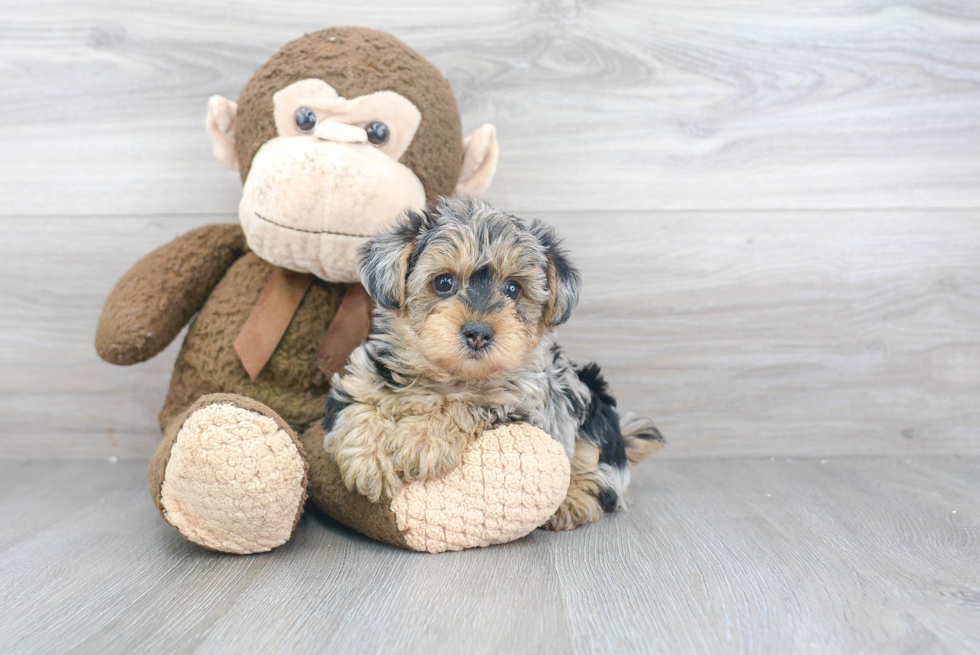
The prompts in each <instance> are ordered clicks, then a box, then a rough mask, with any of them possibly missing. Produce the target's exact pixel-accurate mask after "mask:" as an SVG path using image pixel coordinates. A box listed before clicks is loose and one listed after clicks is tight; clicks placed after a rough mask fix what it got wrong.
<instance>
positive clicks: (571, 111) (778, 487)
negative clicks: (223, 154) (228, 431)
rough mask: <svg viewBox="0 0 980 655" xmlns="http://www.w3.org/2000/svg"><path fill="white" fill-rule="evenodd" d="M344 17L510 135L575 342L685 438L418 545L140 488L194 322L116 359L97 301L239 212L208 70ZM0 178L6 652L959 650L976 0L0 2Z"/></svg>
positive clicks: (977, 391)
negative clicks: (161, 348)
mask: <svg viewBox="0 0 980 655" xmlns="http://www.w3.org/2000/svg"><path fill="white" fill-rule="evenodd" d="M345 24H355V25H364V26H368V27H374V28H379V29H384V30H387V31H390V32H392V33H394V34H395V35H397V36H398V37H400V38H401V39H403V40H404V41H406V42H407V43H408V44H409V45H411V46H413V47H415V48H416V49H418V50H419V51H420V52H422V53H423V54H424V55H426V56H427V57H429V58H430V59H431V60H432V61H433V62H434V63H435V64H436V65H437V66H438V67H439V68H440V69H441V70H442V71H443V72H444V73H445V74H446V75H447V77H448V78H449V79H450V81H451V83H452V85H453V88H454V90H455V91H456V94H457V97H458V99H459V102H460V106H461V109H462V111H463V118H464V127H465V128H466V130H472V129H473V128H475V127H477V126H478V125H480V124H482V123H484V122H491V123H493V124H495V125H496V126H497V128H498V133H499V138H500V144H501V153H502V154H501V162H500V168H499V173H498V176H497V179H496V181H495V183H494V185H493V187H492V188H491V191H490V193H489V194H488V195H489V197H490V199H491V200H493V201H494V202H495V203H497V204H498V205H499V206H500V207H501V208H504V209H507V210H508V211H511V212H513V213H516V214H519V215H525V216H528V217H535V216H536V217H541V218H545V219H547V220H549V221H551V222H552V223H554V224H555V225H556V226H557V227H558V228H559V230H560V231H561V232H562V233H563V234H564V235H565V236H566V239H567V243H568V245H569V246H570V249H571V252H572V254H573V256H574V257H575V259H576V260H577V261H578V262H579V264H580V265H581V267H582V269H583V272H584V275H585V289H584V294H583V298H582V303H581V305H580V309H579V310H578V312H577V314H576V315H575V316H574V317H573V319H572V321H571V322H570V323H569V324H568V325H567V326H566V328H564V330H563V332H562V338H563V340H564V342H565V343H566V344H567V346H568V347H569V349H570V350H571V352H572V354H573V355H574V356H575V357H577V358H580V359H583V360H585V359H596V360H598V361H599V362H600V363H601V364H602V365H603V366H604V368H605V370H606V371H607V373H608V375H609V378H610V379H611V382H612V385H613V388H614V391H615V393H616V394H617V396H618V397H619V398H620V403H621V406H622V407H623V408H625V409H630V410H635V411H639V412H642V413H645V414H648V415H650V416H652V417H653V418H654V419H655V420H656V421H657V422H658V424H659V425H660V427H661V428H662V429H663V431H664V433H665V435H666V436H667V438H668V440H669V447H668V448H667V450H666V451H665V453H664V455H663V458H662V459H661V460H659V461H655V462H653V463H651V464H648V465H645V466H644V467H642V468H641V469H640V470H639V471H638V472H637V473H636V474H635V475H634V484H633V493H632V496H631V498H630V505H631V507H632V509H631V510H630V511H629V512H626V513H623V514H620V515H617V516H615V517H614V518H612V519H610V520H609V521H606V522H603V523H601V524H598V525H594V526H589V527H587V528H584V529H581V530H577V531H575V532H572V533H567V534H563V535H557V536H556V535H552V534H545V533H540V532H539V533H536V534H534V535H531V536H530V537H528V538H527V539H525V540H522V541H520V542H517V543H514V544H509V545H507V546H503V547H499V548H492V549H489V550H485V551H470V552H466V553H461V554H449V555H444V556H438V557H425V556H419V555H414V554H411V553H406V552H402V551H397V550H394V549H392V548H389V547H387V546H384V545H380V544H375V543H372V542H370V541H367V540H365V539H361V538H359V537H358V536H356V535H353V534H351V533H350V532H349V531H346V530H345V529H344V528H341V527H339V526H337V525H335V524H333V523H331V522H330V521H328V520H325V519H324V518H323V517H321V516H319V515H316V514H308V515H307V516H306V517H305V518H304V519H303V522H302V523H301V525H300V528H299V531H298V533H297V536H296V537H295V538H294V540H293V541H292V542H290V543H289V544H288V545H287V546H285V547H283V548H281V549H279V550H278V551H276V552H274V553H271V554H268V555H262V556H257V557H248V558H234V557H224V556H219V555H215V554H213V553H206V552H204V551H201V550H200V549H197V548H194V547H192V546H190V545H189V544H187V543H185V542H183V541H181V540H180V538H179V537H178V536H177V535H176V533H174V532H173V531H171V530H170V529H169V528H168V527H167V526H166V525H164V524H163V523H162V521H160V520H159V518H158V517H157V516H156V513H155V512H154V510H153V507H152V504H151V503H150V501H149V495H148V492H147V491H146V488H145V481H144V478H143V471H144V469H145V460H146V458H147V457H148V456H149V454H150V453H151V452H152V449H153V447H154V445H155V444H156V441H157V438H158V433H157V428H156V419H155V417H156V413H157V411H158V409H159V407H160V404H161V403H162V400H163V396H164V392H165V389H166V385H167V382H168V380H169V375H170V369H171V367H172V363H173V359H174V357H175V354H176V348H177V344H175V345H174V346H172V347H171V348H169V349H168V350H167V351H166V352H165V353H163V354H162V355H161V356H159V357H158V358H156V359H155V360H153V361H151V362H149V363H147V364H144V365H139V366H135V367H131V368H116V367H113V366H110V365H108V364H105V363H104V362H102V361H101V360H99V359H98V357H97V356H96V354H95V352H94V347H93V337H94V330H95V325H96V321H97V318H98V315H99V311H100V309H101V305H102V302H103V300H104V298H105V296H106V294H107V293H108V292H109V290H110V289H111V287H112V285H113V284H114V283H115V281H116V280H117V279H118V278H119V277H120V276H121V275H122V274H123V273H124V272H125V271H126V270H127V269H128V268H129V267H130V266H131V265H132V264H133V263H134V262H135V261H136V260H137V259H139V258H140V257H141V256H142V255H144V254H145V253H147V252H149V251H150V250H151V249H153V248H154V247H156V246H158V245H160V244H162V243H164V242H166V241H168V240H170V239H172V238H173V237H175V236H176V235H178V234H181V233H183V232H186V231H187V230H189V229H192V228H194V227H196V226H199V225H203V224H206V223H209V222H216V221H225V222H231V221H234V220H236V212H237V204H238V198H239V194H240V189H241V183H240V181H239V179H238V177H237V175H236V174H234V173H232V172H229V171H227V170H226V169H224V168H223V167H222V166H221V165H220V164H218V163H217V162H216V161H214V159H213V158H212V156H211V153H210V143H209V140H208V138H207V135H206V133H205V130H204V109H205V102H206V100H207V98H208V97H209V96H210V95H212V94H214V93H220V94H223V95H225V96H227V97H229V98H235V97H236V96H237V94H238V92H239V91H240V89H241V87H242V86H243V85H244V83H245V81H246V80H247V79H248V78H249V77H250V75H251V73H252V72H253V71H254V69H255V68H256V67H257V66H258V65H259V64H261V63H262V62H263V61H264V60H265V59H266V58H267V57H269V56H270V55H271V54H272V53H273V52H274V51H275V50H277V49H278V48H279V47H280V46H281V45H282V44H283V43H285V42H286V41H289V40H291V39H293V38H295V37H297V36H299V35H300V34H302V33H303V32H306V31H313V30H315V29H319V28H322V27H329V26H333V25H345ZM0 199H2V200H3V202H2V203H0V230H2V237H0V308H2V310H0V651H2V652H12V653H20V652H53V653H62V652H120V653H132V652H191V651H198V652H311V651H318V650H323V651H329V652H352V651H354V650H358V649H360V650H362V651H363V652H385V653H391V652H441V651H446V652H463V651H469V652H519V651H522V650H524V651H528V652H573V651H574V652H580V653H586V652H692V653H693V652H697V653H706V652H746V653H790V652H800V653H856V652H866V653H870V652H881V653H895V652H915V653H921V652H940V653H944V652H951V653H964V652H980V628H978V627H977V626H980V519H978V516H977V507H978V502H980V491H978V483H977V480H978V479H980V459H977V457H978V456H980V4H978V3H977V2H975V1H973V0H961V1H955V0H949V1H946V0H908V1H905V2H897V1H895V0H834V1H833V2H806V3H803V2H799V3H797V2H783V1H780V0H663V1H657V2H645V1H641V0H633V1H632V2H630V1H627V0H609V1H605V0H595V1H587V0H583V1H580V2H575V1H572V0H550V1H549V0H541V1H532V0H521V1H518V0H494V1H492V2H486V1H483V2H471V1H464V0H447V1H439V2H437V1H435V0H420V1H418V2H398V1H396V0H378V1H376V2H371V3H354V2H343V3H342V2H336V1H334V0H319V1H313V0H295V1H291V2H272V1H271V0H238V1H236V2H230V1H220V2H219V1H211V0H204V1H191V0H178V1H169V2H138V3H134V2H124V1H122V0H118V1H108V0H37V1H32V2H26V1H20V0H0ZM106 459H109V460H110V461H115V462H117V463H115V464H111V463H108V462H106V461H105V460H106ZM4 460H6V461H4ZM21 460H34V461H33V462H25V461H21ZM54 460H64V461H54ZM78 460H88V461H78ZM98 460H102V461H98ZM126 460H132V461H126Z"/></svg>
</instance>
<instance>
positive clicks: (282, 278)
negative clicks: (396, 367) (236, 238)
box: [235, 266, 371, 380]
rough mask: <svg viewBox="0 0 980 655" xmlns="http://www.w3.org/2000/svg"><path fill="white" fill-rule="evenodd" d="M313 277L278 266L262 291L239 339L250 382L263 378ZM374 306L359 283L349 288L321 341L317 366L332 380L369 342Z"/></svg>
mask: <svg viewBox="0 0 980 655" xmlns="http://www.w3.org/2000/svg"><path fill="white" fill-rule="evenodd" d="M313 279H314V277H313V276H312V275H310V274H309V273H294V272H293V271H288V270H286V269H284V268H279V267H278V266H277V267H275V268H273V269H272V275H270V276H269V280H268V282H266V283H265V287H263V288H262V293H260V294H259V299H258V300H257V301H256V303H255V306H254V307H252V311H251V312H250V313H249V315H248V319H246V321H245V325H243V326H242V330H241V332H239V333H238V338H237V339H235V352H236V353H238V358H239V359H241V360H242V365H243V366H244V367H245V370H246V371H247V372H248V375H249V377H250V378H252V379H253V380H255V379H256V378H257V377H259V374H260V373H261V372H262V369H264V368H265V365H266V364H267V363H268V362H269V358H270V357H272V353H273V352H275V350H276V347H277V346H278V345H279V342H280V341H281V340H282V336H283V335H284V334H285V333H286V329H287V328H288V327H289V324H290V323H291V322H292V320H293V316H295V315H296V310H297V309H299V305H300V303H301V302H303V298H304V297H305V296H306V292H307V291H309V289H310V285H312V284H313ZM370 312H371V301H370V299H369V298H368V295H367V292H366V291H365V290H364V287H362V286H361V285H360V284H350V285H348V286H347V290H346V291H345V292H344V298H343V300H342V301H341V302H340V307H339V308H338V309H337V314H336V315H335V316H334V317H333V320H332V321H330V326H329V327H328V328H327V331H326V332H325V333H324V335H323V338H322V339H321V340H320V345H319V347H318V348H317V350H316V365H317V367H318V368H319V369H320V370H321V371H323V372H324V373H325V374H326V375H327V377H332V376H333V374H334V373H340V374H343V371H344V366H346V365H347V359H348V358H349V357H350V354H351V352H353V351H354V349H355V348H357V347H358V346H359V345H361V343H363V342H364V340H365V339H367V336H368V332H369V331H370V328H371V314H370Z"/></svg>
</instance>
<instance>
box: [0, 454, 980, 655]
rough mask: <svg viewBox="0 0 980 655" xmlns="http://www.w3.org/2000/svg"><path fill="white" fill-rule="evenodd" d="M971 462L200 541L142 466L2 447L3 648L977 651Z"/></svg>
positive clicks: (762, 471)
mask: <svg viewBox="0 0 980 655" xmlns="http://www.w3.org/2000/svg"><path fill="white" fill-rule="evenodd" d="M978 476H980V459H977V458H957V457H933V458H928V457H921V458H913V459H900V458H831V459H822V460H820V459H792V460H786V459H769V458H763V459H739V458H724V459H719V458H712V459H688V460H661V461H656V462H653V463H652V464H649V465H647V466H645V467H644V468H642V469H641V470H640V471H639V472H637V473H636V475H635V476H634V484H633V487H632V493H631V495H630V497H629V501H630V509H629V510H628V511H627V512H623V513H620V514H618V515H616V516H615V517H613V518H611V519H610V520H608V521H607V522H605V523H601V524H598V525H593V526H589V527H586V528H583V529H580V530H577V531H573V532H569V533H562V534H557V535H556V534H553V533H548V532H544V531H538V532H536V533H534V534H532V535H531V536H529V537H527V538H525V539H523V540H521V541H518V542H514V543H511V544H507V545H504V546H500V547H493V548H488V549H484V550H472V551H465V552H462V553H451V554H444V555H427V554H419V553H411V552H408V551H404V550H400V549H397V548H393V547H390V546H387V545H384V544H380V543H376V542H372V541H370V540H367V539H364V538H362V537H360V536H358V535H356V534H352V533H350V532H349V531H347V530H346V529H344V528H342V527H340V526H338V525H336V524H334V523H331V522H329V521H328V520H327V519H324V518H323V517H321V516H319V515H312V514H307V515H306V516H305V517H304V519H303V520H302V522H301V524H300V526H299V528H298V531H297V534H296V536H295V537H294V538H293V540H292V541H291V542H289V543H288V544H287V545H286V546H283V547H282V548H280V549H279V550H277V551H274V552H272V553H269V554H264V555H258V556H251V557H238V556H229V555H219V554H215V553H211V552H208V551H205V550H203V549H200V548H197V547H195V546H192V545H190V544H189V543H187V542H185V541H184V540H183V539H181V538H180V537H179V536H178V535H177V533H176V532H175V531H173V530H172V529H171V528H170V527H168V526H167V525H165V524H164V523H163V521H162V520H161V519H160V518H159V517H158V516H157V514H156V512H155V511H154V509H153V506H152V503H151V501H150V498H149V493H148V491H147V489H146V482H145V477H144V464H143V463H142V462H119V463H115V464H112V463H106V462H97V461H88V462H41V461H33V462H13V461H7V462H0V652H3V653H68V652H89V653H137V652H166V653H190V652H194V653H217V652H228V653H243V652H275V653H302V652H325V653H352V652H359V653H373V652H377V653H517V652H527V653H570V652H574V653H641V652H648V653H666V652H672V653H717V652H745V653H795V652H799V653H858V652H864V653H894V652H902V651H904V652H915V653H946V652H949V653H968V652H977V651H978V650H980V558H978V548H980V515H978V513H977V509H978V507H980V487H978V485H977V484H976V480H977V478H978Z"/></svg>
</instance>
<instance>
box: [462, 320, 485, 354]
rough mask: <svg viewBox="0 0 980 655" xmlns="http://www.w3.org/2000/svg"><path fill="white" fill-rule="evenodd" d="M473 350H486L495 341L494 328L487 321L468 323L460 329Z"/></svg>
mask: <svg viewBox="0 0 980 655" xmlns="http://www.w3.org/2000/svg"><path fill="white" fill-rule="evenodd" d="M460 333H461V334H462V335H463V339H465V340H466V345H467V346H469V347H470V349H471V350H474V351H477V352H479V351H481V350H485V349H486V348H488V347H489V346H490V344H492V343H493V328H492V327H490V326H489V325H487V324H486V323H475V322H474V323H467V324H466V325H464V326H463V328H462V329H461V330H460Z"/></svg>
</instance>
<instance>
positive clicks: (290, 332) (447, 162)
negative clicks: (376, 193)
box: [96, 27, 462, 545]
mask: <svg viewBox="0 0 980 655" xmlns="http://www.w3.org/2000/svg"><path fill="white" fill-rule="evenodd" d="M311 77H316V78H320V79H323V80H324V81H326V82H327V83H329V84H330V85H331V86H333V87H334V88H335V89H336V90H337V91H338V92H339V93H340V94H342V95H343V96H345V97H347V98H353V97H356V96H359V95H362V94H366V93H371V92H374V91H378V90H391V91H395V92H397V93H399V94H401V95H402V96H404V97H405V98H407V99H409V100H410V101H411V102H412V103H413V104H415V106H416V107H417V108H418V109H419V110H420V112H421V114H422V120H421V123H420V126H419V129H418V131H417V132H416V133H415V137H414V139H413V141H412V143H411V144H410V146H409V148H408V149H407V151H406V152H405V153H404V154H403V156H402V157H401V158H400V160H399V161H400V162H401V163H402V164H404V165H405V166H407V167H408V168H409V169H411V170H412V171H413V172H414V173H415V174H416V175H417V176H418V178H419V180H420V181H421V182H422V184H423V186H424V189H425V192H426V197H427V199H428V200H430V201H432V200H435V198H436V196H438V195H440V194H446V195H448V194H451V193H452V192H453V189H454V185H455V184H456V181H457V179H458V178H459V174H460V168H461V163H462V161H461V160H462V131H461V126H460V117H459V110H458V108H457V106H456V101H455V99H454V97H453V94H452V91H451V89H450V87H449V83H448V82H447V81H446V79H445V78H444V77H443V76H442V74H441V73H440V72H439V71H438V70H437V69H436V68H435V67H434V66H432V65H431V64H430V63H429V62H427V61H426V60H425V59H424V58H422V57H421V56H420V55H418V54H417V53H415V52H414V51H413V50H411V49H410V48H408V46H406V45H405V44H404V43H402V42H401V41H399V40H398V39H396V38H394V37H392V36H390V35H388V34H384V33H382V32H377V31H374V30H365V29H360V28H350V27H345V28H336V29H329V30H323V31H320V32H315V33H312V34H307V35H306V36H304V37H302V38H300V39H297V40H296V41H293V42H292V43H290V44H288V45H286V46H285V47H284V48H283V49H282V50H280V51H279V52H278V53H276V54H275V55H273V57H272V58H271V59H270V60H269V61H268V62H267V63H266V64H264V65H263V66H262V67H260V68H259V70H258V71H257V72H256V73H255V76H254V77H253V78H252V80H250V81H249V82H248V84H247V85H246V86H245V88H244V90H243V91H242V93H241V95H240V97H239V104H238V108H239V109H238V115H237V122H236V124H235V137H236V143H235V147H236V150H237V154H238V159H239V162H240V170H241V175H242V179H243V180H245V178H246V177H247V176H248V171H249V166H250V163H251V160H252V157H253V156H254V155H255V153H256V152H257V151H258V149H259V148H260V147H261V146H262V144H263V143H264V142H265V141H266V140H268V139H270V138H272V137H274V136H275V135H276V128H275V123H274V119H273V98H272V96H273V94H274V93H275V92H276V91H278V90H279V89H281V88H282V87H284V86H286V85H288V84H290V83H292V82H295V81H297V80H301V79H306V78H311ZM272 270H273V267H272V265H271V264H269V263H268V262H266V261H264V260H262V259H260V258H259V257H258V256H257V255H256V254H255V253H253V252H251V251H250V250H249V248H248V246H247V245H246V240H245V237H244V235H243V233H242V230H241V228H240V227H239V226H237V225H208V226H205V227H202V228H199V229H196V230H193V231H192V232H190V233H188V234H186V235H184V236H181V237H178V238H177V239H175V240H174V241H172V242H171V243H168V244H166V245H164V246H161V247H160V248H158V249H156V250H155V251H153V252H152V253H150V254H149V255H147V256H146V257H144V258H143V259H142V260H141V261H140V262H139V263H137V264H136V265H135V266H134V267H133V268H132V269H131V270H130V271H129V272H128V273H127V274H126V275H125V276H124V277H123V278H122V279H120V280H119V282H118V283H117V284H116V286H115V288H114V289H113V290H112V292H111V293H110V294H109V297H108V299H107V300H106V302H105V306H104V309H103V312H102V315H101V317H100V320H99V325H98V329H97V334H96V349H97V351H98V353H99V354H100V355H101V356H102V358H103V359H105V360H106V361H108V362H111V363H113V364H119V365H130V364H135V363H138V362H142V361H146V360H148V359H150V358H151V357H153V356H155V355H157V354H158V353H159V352H160V351H162V350H163V349H164V348H166V347H167V345H168V344H169V343H170V342H171V341H172V340H173V339H174V338H175V337H176V336H177V335H178V334H179V333H180V331H181V329H183V327H184V326H185V325H187V323H188V322H190V327H189V329H188V332H187V336H186V337H185V339H184V343H183V346H182V347H181V350H180V353H179V355H178V357H177V362H176V364H175V366H174V373H173V377H172V380H171V383H170V389H169V392H168V394H167V398H166V401H165V402H164V405H163V408H162V410H161V412H160V417H159V418H160V426H161V429H162V431H163V432H164V434H167V435H170V436H173V435H175V434H176V431H177V430H178V429H179V427H180V425H179V423H180V419H181V417H182V416H185V415H186V413H187V410H188V409H189V408H190V407H191V406H193V405H194V403H196V402H197V401H198V400H199V399H200V398H201V397H202V396H207V395H210V394H233V395H237V396H238V397H240V399H241V402H238V401H235V402H234V403H232V404H237V405H240V406H247V407H248V408H250V409H253V410H254V411H257V412H259V413H264V414H268V415H270V416H272V417H274V418H276V419H277V421H278V420H279V417H281V420H282V421H283V422H284V424H286V425H287V426H289V428H290V429H289V430H288V432H289V433H290V435H291V436H292V438H293V440H294V441H295V442H297V444H298V443H299V440H300V439H303V440H304V442H305V441H306V436H307V435H305V434H304V433H305V432H307V431H310V432H311V433H315V434H316V435H322V431H320V429H319V427H318V426H317V425H315V424H316V423H317V422H318V421H319V419H322V417H323V398H324V395H325V394H326V392H327V390H328V388H329V381H328V379H327V377H326V376H325V375H324V373H322V372H321V371H320V369H319V368H317V366H316V350H317V346H318V344H319V343H320V340H321V338H322V336H323V334H324V332H325V331H326V329H327V327H328V326H329V325H330V323H331V321H332V319H333V317H334V315H335V313H336V311H337V308H338V306H339V303H340V300H341V298H342V296H343V294H344V291H345V285H341V284H333V283H330V282H325V281H323V280H319V279H317V280H315V281H314V282H313V284H312V286H311V287H310V289H309V291H308V292H307V293H306V296H305V298H304V299H303V301H302V303H301V304H300V306H299V308H298V310H297V311H296V313H295V315H294V317H293V319H292V321H291V323H290V324H289V327H288V329H287V330H286V332H285V335H284V336H283V337H282V339H281V340H280V342H279V344H278V346H277V347H276V349H275V351H274V352H273V354H272V356H271V358H270V359H269V361H268V363H267V364H266V365H265V367H264V369H263V370H262V372H261V374H260V375H258V377H257V378H256V379H255V380H252V379H250V377H249V376H248V374H247V372H246V371H245V369H244V367H243V366H242V363H241V362H240V361H239V358H238V355H237V354H236V351H235V348H234V342H235V339H236V337H237V336H238V335H239V333H240V332H241V329H242V326H243V325H244V324H245V321H246V319H247V318H248V316H249V313H250V312H251V310H252V308H253V307H254V306H255V303H256V300H257V299H258V297H259V294H260V292H261V291H262V289H263V287H264V285H265V283H266V281H267V280H268V279H269V277H270V275H271V273H272ZM195 315H196V317H195ZM192 318H193V320H192ZM253 401H258V402H253ZM297 434H299V435H300V436H299V437H297ZM298 447H299V446H298ZM300 450H301V452H302V450H303V448H300ZM305 450H306V451H307V452H306V456H307V458H308V460H309V461H312V462H313V467H312V469H311V472H310V487H309V491H310V494H311V496H312V497H313V498H314V500H315V501H317V503H318V504H319V505H320V506H321V507H323V508H324V509H326V510H327V511H328V513H331V514H333V515H334V516H336V517H338V518H340V519H341V520H344V521H346V522H348V523H349V524H351V525H353V526H354V527H356V528H357V529H358V530H361V531H362V532H365V533H366V534H369V535H371V536H374V537H376V538H382V539H385V540H386V541H390V542H392V543H396V544H399V545H404V542H403V541H400V537H399V536H398V535H397V531H395V532H393V531H392V527H391V521H392V518H391V516H390V515H389V514H387V513H386V510H384V511H383V510H380V509H379V510H378V511H377V512H375V514H371V512H367V511H362V510H363V508H361V505H360V504H358V503H359V502H360V501H355V500H352V496H350V495H345V494H346V490H342V485H336V484H334V482H335V480H334V479H333V478H331V477H330V476H333V475H335V474H336V473H335V469H334V468H332V467H331V466H328V465H325V464H323V462H324V461H325V460H324V458H323V456H322V440H321V439H320V438H319V437H317V436H313V437H311V438H310V441H309V442H308V443H306V445H305ZM168 452H169V451H168V449H167V448H163V449H162V450H160V451H158V453H162V454H161V455H160V457H159V458H155V460H154V462H155V463H154V466H155V467H156V468H157V469H159V471H158V473H160V475H155V474H154V473H153V471H151V476H150V477H151V491H152V493H153V496H154V499H155V500H156V501H157V502H159V495H160V479H158V478H162V471H163V468H161V467H165V466H166V463H167V460H166V457H167V455H168ZM157 460H159V461H157ZM154 470H155V469H154ZM338 490H340V491H338ZM365 504H366V503H365ZM351 508H354V509H353V510H351ZM185 536H186V535H185Z"/></svg>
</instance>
